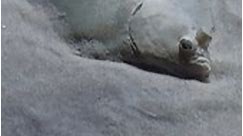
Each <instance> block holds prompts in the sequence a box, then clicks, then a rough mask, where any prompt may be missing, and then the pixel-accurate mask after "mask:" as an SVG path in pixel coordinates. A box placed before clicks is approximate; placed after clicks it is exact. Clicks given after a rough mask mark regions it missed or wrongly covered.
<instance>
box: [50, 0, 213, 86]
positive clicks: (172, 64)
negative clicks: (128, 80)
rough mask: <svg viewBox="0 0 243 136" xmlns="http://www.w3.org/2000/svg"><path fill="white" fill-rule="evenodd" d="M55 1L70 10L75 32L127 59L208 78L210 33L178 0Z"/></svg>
mask: <svg viewBox="0 0 243 136" xmlns="http://www.w3.org/2000/svg"><path fill="white" fill-rule="evenodd" d="M51 1H52V2H53V3H54V4H55V5H56V6H57V7H59V9H61V10H62V11H64V12H66V13H67V21H68V22H69V23H70V25H71V26H72V29H73V31H74V32H75V33H78V34H80V35H83V36H84V37H92V38H94V39H98V40H100V41H102V42H103V43H104V45H105V46H106V47H105V48H107V49H108V50H109V52H111V54H112V55H114V57H118V58H119V59H120V60H122V61H123V62H126V63H129V64H131V65H134V66H137V67H139V68H142V69H146V70H149V71H152V72H159V73H164V74H169V75H174V76H177V77H180V78H187V79H197V80H200V81H207V80H208V77H209V74H210V71H211V66H210V63H211V62H210V55H209V52H208V47H209V44H210V42H211V40H212V37H211V36H210V34H208V33H206V32H205V30H203V29H202V28H201V26H200V25H199V26H198V25H197V24H196V23H194V22H195V21H194V20H192V18H191V17H190V16H189V15H188V14H187V13H186V12H185V11H184V10H183V9H182V8H180V6H179V5H177V6H176V4H175V3H173V2H175V1H176V0H144V1H143V2H140V3H139V2H138V0H106V1H98V0H90V1H84V0H81V1H80V0H70V1H66V0H51ZM135 3H138V4H136V5H135ZM177 3H179V2H178V1H177ZM112 5H113V6H112ZM109 7H110V8H109ZM81 37H82V36H81Z"/></svg>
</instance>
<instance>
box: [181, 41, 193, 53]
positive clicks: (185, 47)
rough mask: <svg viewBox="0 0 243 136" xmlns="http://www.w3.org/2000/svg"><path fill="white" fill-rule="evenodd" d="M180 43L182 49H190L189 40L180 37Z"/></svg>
mask: <svg viewBox="0 0 243 136" xmlns="http://www.w3.org/2000/svg"><path fill="white" fill-rule="evenodd" d="M180 45H181V48H182V49H185V50H192V42H191V41H189V40H186V39H182V40H181V41H180Z"/></svg>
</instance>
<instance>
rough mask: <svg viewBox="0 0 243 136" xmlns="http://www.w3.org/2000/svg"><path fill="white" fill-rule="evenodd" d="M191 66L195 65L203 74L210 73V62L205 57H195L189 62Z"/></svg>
mask: <svg viewBox="0 0 243 136" xmlns="http://www.w3.org/2000/svg"><path fill="white" fill-rule="evenodd" d="M189 63H190V64H192V65H196V66H198V67H199V68H201V69H202V70H203V71H204V72H210V71H211V66H210V60H209V59H208V58H206V57H203V56H199V57H196V58H194V59H192V60H190V62H189Z"/></svg>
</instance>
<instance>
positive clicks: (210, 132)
mask: <svg viewBox="0 0 243 136" xmlns="http://www.w3.org/2000/svg"><path fill="white" fill-rule="evenodd" d="M36 2H39V4H38V3H36ZM43 2H44V0H39V1H35V2H33V0H31V1H27V0H21V1H20V0H2V22H1V23H2V26H1V29H2V135H3V136H54V135H57V136H67V135H68V136H77V135H78V136H116V135H117V136H147V135H151V136H161V135H162V136H240V135H241V119H242V117H241V112H242V111H241V106H242V105H241V89H242V87H241V80H242V79H241V78H242V77H241V75H242V74H241V67H242V64H241V62H242V61H241V53H242V52H241V23H242V22H241V20H242V16H241V13H240V11H241V1H240V0H231V1H228V0H205V1H200V0H196V1H195V0H185V1H183V2H184V3H186V4H180V3H177V4H178V6H179V5H183V6H185V8H187V9H191V10H192V11H188V13H190V16H191V17H192V18H194V19H195V20H197V22H202V23H203V21H205V22H207V20H203V18H202V17H203V16H204V17H205V16H207V15H208V14H206V12H208V10H207V7H208V5H211V6H212V7H213V8H212V9H213V11H212V13H213V17H214V24H215V26H216V31H215V33H214V36H213V38H214V39H213V41H212V46H210V53H211V59H212V73H211V75H210V81H211V82H210V83H207V84H205V83H201V82H198V81H196V80H184V79H179V78H177V77H173V76H169V75H162V74H156V73H151V72H147V71H144V70H140V69H138V68H136V67H133V66H131V65H128V64H125V63H121V62H111V61H108V60H95V58H92V59H89V58H84V57H80V56H77V55H75V54H74V52H73V50H72V48H70V45H68V43H67V42H66V40H65V39H63V38H62V36H60V34H59V33H58V32H57V31H56V28H55V27H56V26H54V24H55V23H54V22H53V17H52V15H51V13H50V12H51V11H46V9H45V8H43V7H42V6H43V5H45V4H44V3H43ZM189 7H190V8H189ZM200 16H201V17H200ZM205 18H206V17H205ZM92 44H96V42H94V43H92ZM97 44H103V43H97Z"/></svg>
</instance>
